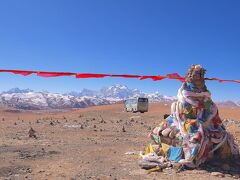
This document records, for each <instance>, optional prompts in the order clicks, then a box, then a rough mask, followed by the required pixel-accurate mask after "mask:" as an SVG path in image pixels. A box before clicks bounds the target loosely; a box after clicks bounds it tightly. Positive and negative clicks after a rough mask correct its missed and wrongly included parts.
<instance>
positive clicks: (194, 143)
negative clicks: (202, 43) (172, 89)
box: [140, 65, 239, 168]
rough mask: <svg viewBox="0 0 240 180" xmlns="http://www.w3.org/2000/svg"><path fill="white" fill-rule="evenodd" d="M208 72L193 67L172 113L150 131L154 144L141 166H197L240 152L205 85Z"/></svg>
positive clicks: (144, 155)
mask: <svg viewBox="0 0 240 180" xmlns="http://www.w3.org/2000/svg"><path fill="white" fill-rule="evenodd" d="M205 72H206V70H205V69H204V68H203V67H202V66H200V65H192V66H191V67H190V69H189V70H188V73H187V74H186V77H185V79H186V80H185V82H183V84H182V86H181V88H180V89H179V90H178V95H177V98H178V100H177V102H174V103H172V106H171V114H170V115H165V117H164V118H163V119H162V120H161V122H160V124H159V126H158V127H156V128H155V129H154V130H153V131H152V132H151V133H150V134H149V136H150V137H151V138H152V140H154V142H155V145H151V144H150V145H151V147H149V146H148V148H147V149H146V152H145V153H143V154H142V155H141V156H142V158H141V160H140V166H141V167H143V168H144V167H146V168H147V167H154V166H156V165H158V166H162V167H164V166H167V165H166V163H168V165H169V163H171V165H174V164H178V165H179V164H180V165H185V166H188V167H191V168H195V167H198V166H199V165H200V164H202V163H204V162H205V161H206V160H207V159H210V158H213V157H220V158H229V157H232V156H238V155H239V150H238V147H237V145H236V144H234V140H233V137H232V135H231V134H230V133H228V132H227V131H226V130H225V127H224V126H223V124H222V121H221V118H220V117H219V113H218V108H217V106H216V104H215V103H214V102H213V101H212V99H211V93H210V91H209V90H208V89H207V87H206V85H205V78H204V75H205ZM149 163H150V164H149Z"/></svg>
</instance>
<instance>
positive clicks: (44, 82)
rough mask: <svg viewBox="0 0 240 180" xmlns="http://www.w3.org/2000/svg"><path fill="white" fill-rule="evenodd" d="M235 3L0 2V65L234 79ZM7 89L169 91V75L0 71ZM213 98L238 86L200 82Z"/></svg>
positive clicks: (232, 93)
mask: <svg viewBox="0 0 240 180" xmlns="http://www.w3.org/2000/svg"><path fill="white" fill-rule="evenodd" d="M239 19H240V1H237V0H235V1H234V0H232V1H227V0H225V1H222V0H211V1H209V0H201V1H194V0H184V1H180V0H164V1H162V0H151V1H147V0H144V1H143V0H118V1H117V0H84V1H82V0H71V1H68V0H35V1H32V0H22V1H19V0H8V1H0V69H26V70H42V71H73V72H83V73H84V72H86V73H120V74H123V73H128V74H142V75H145V74H146V75H158V74H160V75H161V74H163V75H164V74H167V73H173V72H178V73H179V74H181V75H184V74H185V73H186V71H187V69H188V67H189V66H190V65H191V64H194V63H195V64H201V65H203V66H204V67H205V68H206V69H207V74H206V76H207V77H219V78H225V79H240V74H239V67H240V61H239V59H240V21H239ZM0 82H1V86H0V91H2V90H7V89H9V88H12V87H20V88H30V89H34V90H43V89H44V90H48V91H52V92H66V91H71V90H75V91H80V90H81V89H82V88H84V87H85V88H89V89H99V88H101V87H103V86H108V85H112V84H125V85H127V86H129V87H130V88H139V89H141V90H143V91H145V92H154V91H160V92H161V93H163V94H167V95H176V93H177V89H178V88H179V86H180V85H181V84H180V83H179V82H176V81H174V80H163V81H158V82H153V81H151V80H145V81H139V80H136V79H131V80H130V79H120V78H116V79H113V78H111V79H110V78H106V79H75V78H73V77H72V78H71V77H66V78H65V77H60V78H48V79H47V78H41V77H34V76H30V77H22V76H19V75H12V74H5V73H4V74H3V73H2V74H0ZM207 85H208V87H209V89H210V90H211V91H212V94H213V97H214V99H216V100H225V99H232V100H239V99H240V97H239V92H240V84H235V83H218V82H213V81H212V82H207Z"/></svg>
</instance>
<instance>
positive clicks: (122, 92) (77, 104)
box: [0, 84, 240, 110]
mask: <svg viewBox="0 0 240 180" xmlns="http://www.w3.org/2000/svg"><path fill="white" fill-rule="evenodd" d="M137 97H147V98H148V99H149V101H150V102H172V101H175V100H176V97H175V96H165V95H163V94H161V93H159V92H155V93H144V92H142V91H140V90H138V89H130V88H128V87H127V86H124V85H119V84H117V85H114V86H110V87H104V88H102V89H100V90H99V91H93V90H89V89H83V90H82V91H79V92H69V93H64V94H60V93H50V92H47V91H41V92H34V91H33V90H30V89H22V90H21V89H19V88H14V89H10V90H9V91H5V92H2V93H0V104H3V105H6V106H9V107H14V108H18V109H30V110H38V109H64V108H84V107H89V106H96V105H106V104H112V103H116V102H118V101H122V100H125V99H128V98H137ZM216 104H217V105H219V106H228V107H237V106H238V107H240V101H236V102H234V101H222V102H217V103H216Z"/></svg>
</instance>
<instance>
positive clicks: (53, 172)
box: [0, 103, 240, 180]
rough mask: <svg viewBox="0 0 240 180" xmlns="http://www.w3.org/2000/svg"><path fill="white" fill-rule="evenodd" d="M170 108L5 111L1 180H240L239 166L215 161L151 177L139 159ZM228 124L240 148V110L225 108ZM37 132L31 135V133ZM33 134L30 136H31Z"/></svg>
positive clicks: (222, 111)
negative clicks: (141, 112)
mask: <svg viewBox="0 0 240 180" xmlns="http://www.w3.org/2000/svg"><path fill="white" fill-rule="evenodd" d="M169 111H170V106H169V105H167V104H160V103H158V104H151V105H150V111H149V112H148V113H144V114H140V113H136V114H133V113H126V112H123V105H122V104H116V105H107V106H97V107H91V108H86V109H79V110H72V111H67V112H40V111H39V112H20V111H12V110H6V109H2V110H1V111H0V122H1V126H0V162H1V163H0V179H72V180H74V179H161V178H164V179H192V178H193V177H194V179H218V178H222V177H224V178H226V179H233V178H239V175H240V164H239V162H240V161H238V160H231V161H229V162H226V161H224V162H222V161H214V162H211V163H208V164H205V165H203V166H202V167H200V168H198V169H195V170H184V171H179V170H176V169H164V170H163V171H162V172H154V173H150V174H148V173H147V171H145V170H142V169H140V168H139V166H138V160H137V157H136V155H131V153H130V154H125V153H126V152H138V151H141V150H143V149H144V148H145V146H146V145H147V144H148V143H149V142H150V140H149V139H148V138H147V134H148V133H149V132H150V131H151V129H152V128H153V127H155V126H156V125H157V124H158V123H159V120H160V119H161V117H162V115H163V114H165V113H169ZM220 114H221V116H222V117H223V118H225V119H226V120H225V121H224V124H225V125H226V127H227V129H228V130H229V131H230V132H231V133H232V134H233V135H234V137H235V138H236V142H237V143H238V145H240V121H238V120H240V109H239V108H221V109H220ZM31 128H32V129H31ZM30 129H31V130H30Z"/></svg>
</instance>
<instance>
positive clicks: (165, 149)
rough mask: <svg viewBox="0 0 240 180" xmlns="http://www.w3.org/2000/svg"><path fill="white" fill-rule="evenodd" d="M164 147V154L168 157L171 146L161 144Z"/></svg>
mask: <svg viewBox="0 0 240 180" xmlns="http://www.w3.org/2000/svg"><path fill="white" fill-rule="evenodd" d="M161 145H162V150H163V153H164V155H165V156H167V155H168V150H169V149H170V146H169V145H168V144H165V143H161Z"/></svg>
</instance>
